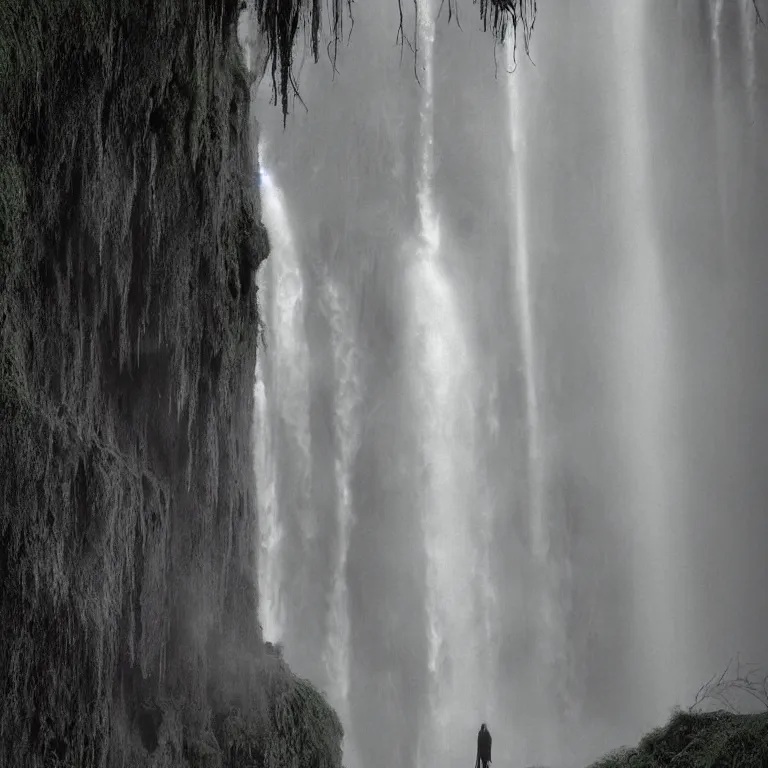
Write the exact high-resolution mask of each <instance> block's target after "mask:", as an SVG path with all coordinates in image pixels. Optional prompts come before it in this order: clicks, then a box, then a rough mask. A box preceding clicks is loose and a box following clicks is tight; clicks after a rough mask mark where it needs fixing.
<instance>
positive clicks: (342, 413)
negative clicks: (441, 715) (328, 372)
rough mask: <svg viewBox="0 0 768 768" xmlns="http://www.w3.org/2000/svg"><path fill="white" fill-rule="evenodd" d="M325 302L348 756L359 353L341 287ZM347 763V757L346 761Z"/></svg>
mask: <svg viewBox="0 0 768 768" xmlns="http://www.w3.org/2000/svg"><path fill="white" fill-rule="evenodd" d="M325 299H326V302H325V303H326V306H327V313H328V318H329V323H330V327H331V343H332V346H333V368H334V377H335V381H336V388H335V397H334V423H335V433H336V434H335V437H336V457H335V462H334V470H335V480H336V491H337V502H336V550H335V552H334V556H333V563H332V576H331V590H332V592H331V599H330V606H329V611H328V619H327V621H328V629H327V640H326V648H325V653H324V661H325V668H326V673H327V676H328V681H329V688H330V699H331V703H332V704H333V705H334V706H335V707H336V709H337V711H338V712H339V716H340V717H341V719H342V722H343V724H344V726H345V731H346V734H347V736H346V742H347V744H346V746H345V754H347V756H348V755H349V752H350V749H349V747H350V731H349V721H350V717H349V674H350V625H349V606H348V597H347V555H348V552H349V536H350V531H351V528H352V524H353V522H354V500H353V496H352V488H351V472H352V464H353V461H354V458H355V455H356V452H357V448H358V443H359V439H360V435H359V425H360V418H359V414H358V409H359V406H360V402H361V382H360V372H359V368H360V365H359V360H358V357H359V353H358V345H357V340H356V338H355V332H354V328H353V327H352V324H351V320H352V317H351V308H350V307H349V306H348V303H347V302H346V301H345V300H344V297H343V295H342V294H341V292H340V290H339V288H338V286H337V285H336V284H334V283H333V282H331V281H328V282H327V283H326V291H325ZM347 764H348V765H349V757H347Z"/></svg>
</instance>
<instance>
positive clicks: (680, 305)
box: [252, 0, 768, 768]
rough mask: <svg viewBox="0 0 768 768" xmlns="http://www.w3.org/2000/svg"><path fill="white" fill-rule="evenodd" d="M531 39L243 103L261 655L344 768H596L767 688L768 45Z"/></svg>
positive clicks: (637, 9) (744, 25) (369, 68)
mask: <svg viewBox="0 0 768 768" xmlns="http://www.w3.org/2000/svg"><path fill="white" fill-rule="evenodd" d="M539 6H540V7H539V9H538V15H537V19H536V25H535V31H534V33H533V36H532V39H531V47H530V51H529V55H526V53H525V51H524V50H523V47H522V45H521V44H520V43H521V41H518V42H519V44H518V47H517V49H516V50H513V48H512V47H511V46H509V45H508V46H506V47H505V46H503V45H497V46H496V47H495V48H494V44H493V41H492V39H491V38H490V35H489V34H488V33H487V32H484V31H483V30H482V29H481V28H480V24H479V22H478V20H477V19H476V18H475V14H473V13H471V12H467V13H465V14H463V15H462V16H460V18H459V19H458V21H457V20H456V19H453V20H451V22H450V23H449V21H448V18H447V13H446V12H445V10H444V11H443V13H442V14H441V15H438V9H439V7H440V3H439V2H434V3H429V2H427V1H426V0H424V1H423V2H420V3H419V4H418V6H417V7H418V9H419V16H418V19H416V18H414V16H413V8H411V7H409V8H406V9H405V10H406V18H405V24H404V29H405V31H406V34H408V35H409V41H410V42H411V43H413V42H416V43H418V57H417V58H416V60H415V61H414V57H413V52H412V51H411V49H410V48H409V46H408V45H406V46H405V47H401V46H400V45H399V44H398V42H397V40H396V34H397V29H398V23H399V20H398V12H397V3H377V4H375V7H374V4H373V3H369V4H367V5H364V6H363V5H361V6H360V7H359V8H357V7H356V8H355V26H354V29H353V30H352V33H351V36H350V38H349V42H348V44H346V45H343V46H341V47H340V48H339V50H338V57H337V60H336V71H334V68H333V66H332V64H331V62H330V61H329V59H328V58H327V57H325V56H321V60H320V62H319V63H318V64H313V63H311V62H310V61H308V60H307V61H306V62H305V61H302V60H300V58H299V54H298V53H297V56H296V76H297V84H298V90H299V94H300V96H301V100H299V98H294V99H293V100H292V102H291V104H290V114H289V115H288V119H287V122H286V125H285V128H284V127H283V122H282V115H281V113H280V109H279V108H278V107H274V106H271V105H270V103H269V102H270V99H271V96H272V93H271V87H272V83H271V80H270V78H269V76H267V77H265V78H264V79H263V81H262V82H261V85H260V86H259V89H258V91H257V92H255V93H254V95H253V98H254V99H255V102H256V109H255V112H256V114H257V115H258V118H259V122H260V129H259V135H258V137H256V138H255V139H254V140H255V141H256V142H257V144H258V153H259V161H260V163H261V168H262V173H261V176H260V180H258V183H259V184H260V186H261V196H262V205H263V218H264V222H265V225H266V226H267V229H268V230H269V233H270V239H271V243H272V254H271V257H270V258H269V260H268V261H267V262H266V263H265V264H264V265H262V267H261V268H260V271H259V274H258V284H259V302H260V306H261V308H262V314H263V320H264V324H265V329H264V335H265V345H264V351H263V353H262V355H261V358H260V362H259V366H258V368H257V371H256V379H255V386H256V404H257V414H256V425H255V431H254V435H255V437H254V439H255V441H256V454H257V466H256V475H257V489H258V509H259V523H260V526H259V527H260V539H259V591H260V595H259V603H260V614H261V615H260V620H261V623H262V626H263V629H264V634H265V639H266V640H269V641H272V642H279V643H282V644H283V646H284V653H285V657H286V659H287V660H288V661H289V663H290V664H291V666H292V667H293V668H294V669H295V670H296V671H297V672H298V673H299V674H301V675H304V676H306V677H308V678H309V679H310V680H312V681H313V682H314V683H316V684H317V685H318V686H319V687H320V688H321V689H322V690H323V691H324V692H325V693H326V695H327V696H328V698H329V700H330V701H331V703H332V704H333V705H334V707H335V708H336V709H337V711H338V712H339V714H340V717H341V719H342V721H343V724H344V728H345V733H346V736H345V744H344V751H345V758H344V762H345V765H346V766H347V768H362V766H365V768H378V767H379V766H381V768H384V766H390V765H391V764H392V762H393V760H394V761H395V762H397V763H398V764H399V765H401V766H403V768H415V767H416V766H419V768H433V767H434V768H437V766H441V767H442V766H445V767H446V768H452V767H453V766H466V765H468V764H469V761H472V760H474V756H475V736H476V732H477V728H478V727H479V725H480V723H481V722H483V721H484V722H487V723H488V727H489V728H490V730H491V732H492V733H493V737H494V764H499V765H507V766H521V768H522V767H523V766H526V765H530V764H534V763H537V764H547V765H553V766H554V765H580V764H585V763H586V762H587V761H589V760H590V759H594V758H595V757H597V756H598V755H600V754H602V753H604V752H606V751H607V750H609V749H612V748H614V747H617V746H619V745H621V744H624V743H630V742H634V741H636V740H637V739H638V738H639V737H640V736H641V735H642V734H643V733H644V732H646V731H647V730H648V729H649V728H652V727H655V726H657V725H660V724H661V723H662V722H664V721H665V720H666V719H667V717H668V715H669V713H670V710H671V709H672V708H673V707H674V706H683V707H687V706H688V705H689V704H691V703H692V702H693V699H694V697H695V694H696V691H697V690H698V688H699V686H700V685H701V684H702V683H703V682H705V681H706V680H707V679H708V678H709V677H711V675H713V674H714V673H717V672H720V671H721V670H722V669H723V668H724V667H725V666H726V664H727V663H728V661H729V659H730V658H732V657H734V656H735V655H737V654H740V656H741V658H743V659H744V660H747V661H751V662H755V663H760V664H768V612H766V610H765V605H764V604H765V599H764V585H765V584H766V583H768V562H767V561H766V558H765V542H766V540H768V514H766V511H765V509H764V499H765V498H766V497H768V471H766V470H768V464H767V463H766V462H767V461H768V430H767V429H766V425H767V424H768V398H766V397H765V384H764V382H765V381H766V375H768V322H766V321H767V320H768V318H767V317H766V312H767V310H766V306H768V305H766V302H765V300H764V296H763V294H764V286H765V285H766V278H767V277H768V261H766V259H765V248H766V244H768V219H766V217H765V214H764V210H765V200H766V199H768V197H767V193H768V174H767V173H766V171H767V170H768V150H766V144H765V142H764V140H762V137H763V136H764V135H765V130H766V123H767V122H768V96H767V95H766V94H767V93H768V90H767V87H768V76H767V75H766V73H768V31H766V29H765V27H761V26H759V25H758V24H757V22H756V16H755V11H754V7H753V5H752V0H733V1H732V2H723V1H722V0H712V2H709V1H708V0H706V1H705V0H695V2H694V1H693V0H692V1H690V2H682V1H681V2H669V0H626V1H625V2H621V3H618V2H611V0H548V2H542V3H540V4H539ZM408 14H410V15H408ZM459 23H460V26H459ZM252 66H256V65H254V64H252Z"/></svg>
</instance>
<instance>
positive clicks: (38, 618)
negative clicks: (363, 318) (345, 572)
mask: <svg viewBox="0 0 768 768" xmlns="http://www.w3.org/2000/svg"><path fill="white" fill-rule="evenodd" d="M237 11H238V7H237V3H235V2H232V1H231V0H218V1H210V2H206V1H204V0H186V1H184V2H172V1H171V0H161V1H160V2H151V3H147V2H127V0H125V2H121V1H120V0H115V1H113V2H106V3H93V2H90V0H51V1H50V2H32V3H15V2H3V4H2V5H0V152H2V162H1V163H0V286H2V289H1V290H2V292H1V293H0V425H1V426H0V583H2V585H3V588H2V592H1V593H0V626H2V627H3V633H2V637H0V700H1V701H2V702H3V704H2V707H0V764H2V765H8V766H10V765H72V766H95V765H143V764H146V765H157V766H159V765H163V766H165V765H168V766H170V765H200V766H202V765H206V766H217V765H232V766H235V765H262V764H264V765H283V764H287V763H286V760H289V761H293V762H292V763H291V764H294V765H308V764H312V765H318V766H329V768H330V767H331V766H338V765H339V764H340V760H341V748H340V741H341V726H340V724H339V721H338V718H337V717H336V716H335V714H334V713H333V712H332V710H331V709H330V708H329V707H328V705H327V704H326V703H325V700H324V699H323V698H322V697H321V696H320V695H319V694H318V693H317V692H316V691H315V690H314V689H313V688H312V687H311V686H310V685H309V684H308V683H306V682H305V681H301V680H297V679H295V678H294V677H293V676H292V675H291V674H290V671H289V670H288V669H287V667H286V666H285V664H284V662H283V661H282V659H281V658H280V657H279V655H278V654H275V653H274V652H268V651H267V650H266V649H265V647H264V646H263V643H262V641H261V632H260V628H259V626H258V621H257V612H256V610H257V606H256V589H255V584H254V582H253V579H254V574H255V533H256V532H255V526H256V516H255V512H254V509H255V504H254V501H255V499H254V493H255V489H254V487H253V460H252V444H251V443H252V441H251V419H252V397H253V393H252V390H253V372H254V367H255V362H256V354H257V342H258V332H259V316H258V303H257V295H256V289H255V281H254V279H253V278H254V271H255V269H256V268H257V267H258V265H259V263H260V262H261V261H262V260H263V259H264V258H265V257H266V255H267V249H268V245H267V241H266V236H265V234H264V229H263V226H262V225H261V223H260V207H259V202H258V199H257V195H256V193H255V192H254V190H253V184H252V179H253V177H254V174H253V164H252V158H251V156H250V150H249V140H248V128H247V126H248V83H247V77H246V72H245V69H244V65H243V63H242V58H241V54H240V50H239V47H238V44H237V40H236V34H235V26H236V14H237Z"/></svg>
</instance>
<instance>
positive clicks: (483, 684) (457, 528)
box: [406, 0, 493, 768]
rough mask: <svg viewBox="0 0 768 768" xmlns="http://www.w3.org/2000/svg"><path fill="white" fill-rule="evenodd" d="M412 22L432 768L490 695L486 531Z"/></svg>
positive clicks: (412, 279)
mask: <svg viewBox="0 0 768 768" xmlns="http://www.w3.org/2000/svg"><path fill="white" fill-rule="evenodd" d="M417 12H418V50H419V54H420V60H421V61H422V62H423V69H422V76H421V88H422V101H421V105H420V115H419V163H420V165H419V175H418V205H419V222H420V229H421V231H420V237H419V242H418V244H417V245H416V246H415V247H414V248H413V253H412V260H411V262H410V264H409V265H408V266H407V267H406V269H407V272H408V275H407V280H408V286H409V303H410V307H411V312H412V319H411V322H412V326H413V331H414V335H413V344H414V347H413V352H412V355H413V356H412V358H411V359H412V362H411V364H410V366H409V367H410V369H411V376H412V384H411V386H412V391H413V395H414V396H415V398H416V401H417V403H418V407H419V409H420V410H421V412H422V414H423V420H422V422H421V424H420V425H419V429H420V433H421V435H420V439H421V444H422V450H423V456H424V461H425V462H426V465H427V472H426V478H425V484H426V487H425V488H424V492H423V501H422V526H423V536H424V546H425V551H426V558H427V574H426V580H427V583H426V615H427V625H428V642H429V662H428V663H429V678H430V679H429V685H430V690H429V715H430V717H429V726H430V730H429V733H428V734H425V735H424V736H423V738H422V741H421V743H420V745H419V746H420V750H419V751H420V763H421V765H422V766H424V768H432V767H433V766H435V767H436V766H446V765H449V766H450V765H453V764H459V765H460V764H462V763H464V762H466V761H467V760H471V759H472V757H473V755H472V742H471V739H472V733H473V731H472V730H471V729H470V730H467V726H468V725H469V724H473V725H474V723H475V721H476V720H478V718H481V717H486V718H488V716H489V715H490V714H491V712H492V710H493V685H492V680H491V679H490V678H489V677H488V676H487V669H486V670H483V665H482V661H483V659H484V657H485V648H484V647H483V642H482V640H483V631H482V628H483V626H484V624H485V623H487V610H485V611H484V610H483V605H482V603H478V600H477V599H476V595H477V590H478V587H479V591H480V593H481V594H483V588H484V586H485V588H487V568H488V567H489V564H488V562H487V559H486V561H485V563H484V562H483V558H482V554H483V551H482V550H483V542H482V536H483V535H484V534H486V533H487V531H485V530H483V525H482V523H483V522H484V521H483V520H482V517H480V516H479V515H478V514H477V512H478V503H477V486H476V483H477V478H476V457H475V455H474V452H473V450H472V445H473V425H474V410H475V408H474V403H473V397H472V394H471V391H472V386H471V383H470V378H469V373H470V371H471V370H472V368H473V363H472V359H471V351H470V349H469V347H468V344H467V340H466V335H465V332H464V328H463V319H462V316H461V313H460V310H459V305H458V302H457V299H456V296H455V294H454V287H453V286H452V285H451V281H450V279H449V277H448V275H447V272H446V266H445V264H444V262H443V259H442V258H441V256H442V248H443V246H442V244H441V238H440V225H439V221H438V218H437V215H436V212H435V205H434V190H433V184H434V127H433V125H434V114H433V111H434V99H433V83H434V72H433V67H434V61H433V47H434V35H435V27H434V25H435V21H434V9H433V6H432V3H431V2H429V0H422V1H421V2H419V4H418V10H417ZM486 522H487V521H486ZM478 534H479V535H478ZM484 576H485V577H486V578H485V579H484V578H483V577H484ZM484 582H485V583H484ZM484 614H485V615H484ZM484 671H485V672H486V674H485V675H484V674H483V672H484Z"/></svg>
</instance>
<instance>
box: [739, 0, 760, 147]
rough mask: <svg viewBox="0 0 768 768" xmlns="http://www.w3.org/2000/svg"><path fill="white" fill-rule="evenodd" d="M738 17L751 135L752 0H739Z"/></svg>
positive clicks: (754, 22)
mask: <svg viewBox="0 0 768 768" xmlns="http://www.w3.org/2000/svg"><path fill="white" fill-rule="evenodd" d="M739 19H740V21H741V51H742V56H741V66H742V77H743V78H744V88H745V90H746V92H747V114H748V116H749V124H750V130H751V132H752V134H753V135H755V131H756V129H757V125H756V122H757V110H756V106H755V30H756V27H757V11H756V10H755V6H754V0H739Z"/></svg>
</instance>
